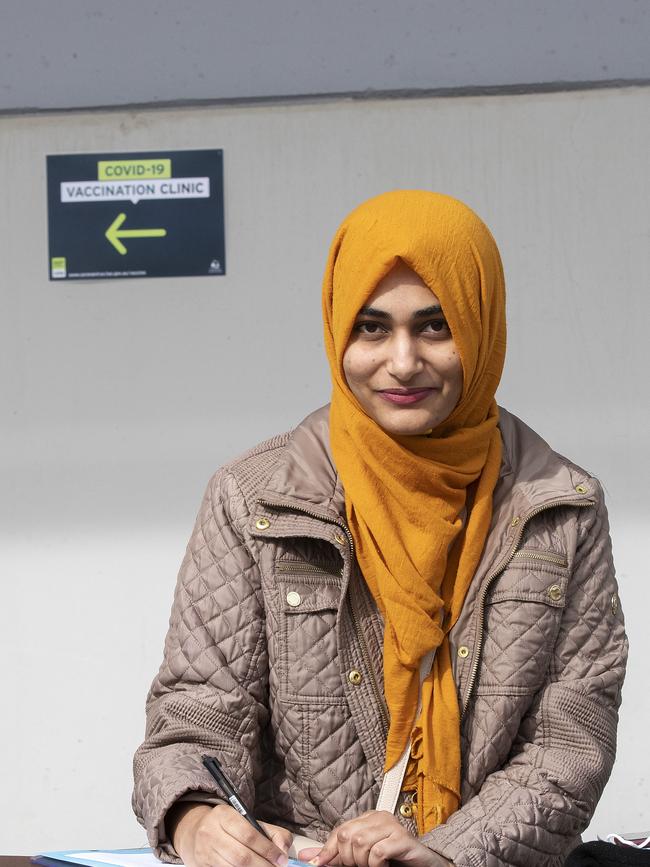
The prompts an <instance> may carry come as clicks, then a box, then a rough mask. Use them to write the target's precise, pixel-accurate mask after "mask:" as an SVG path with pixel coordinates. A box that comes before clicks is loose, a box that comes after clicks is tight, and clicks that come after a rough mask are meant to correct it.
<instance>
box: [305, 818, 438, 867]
mask: <svg viewBox="0 0 650 867" xmlns="http://www.w3.org/2000/svg"><path fill="white" fill-rule="evenodd" d="M298 854H299V856H300V858H301V860H303V861H304V860H310V859H313V861H312V863H314V864H316V865H318V867H321V865H324V864H343V865H346V867H387V865H388V862H389V861H398V862H400V863H401V864H408V865H409V867H449V865H451V863H452V862H451V861H447V859H446V858H443V857H442V856H441V855H438V853H437V852H433V851H432V850H431V849H427V847H426V846H423V845H422V843H420V841H419V840H418V839H417V838H416V837H412V836H411V834H409V832H408V831H407V830H406V828H404V827H403V826H402V825H400V823H399V822H398V821H397V819H396V818H395V816H393V815H392V814H391V813H387V812H385V811H383V810H381V811H377V810H370V811H369V812H368V813H364V814H363V815H362V816H358V817H357V818H356V819H351V820H350V821H349V822H344V823H343V824H342V825H339V826H338V828H335V829H334V830H333V831H332V833H331V834H330V835H329V837H328V838H327V842H326V843H325V845H324V846H323V848H322V849H321V850H320V851H318V852H317V850H316V849H303V850H302V851H300V852H299V853H298Z"/></svg>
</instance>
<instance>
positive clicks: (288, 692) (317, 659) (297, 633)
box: [277, 564, 345, 704]
mask: <svg viewBox="0 0 650 867" xmlns="http://www.w3.org/2000/svg"><path fill="white" fill-rule="evenodd" d="M283 566H284V568H283V569H282V572H281V573H280V574H278V575H277V586H278V593H279V608H280V635H279V642H280V646H279V648H278V659H279V662H280V672H279V674H280V697H281V698H282V699H286V700H288V701H294V702H298V703H301V704H323V703H324V702H327V703H330V704H331V703H343V702H344V700H345V699H344V692H343V684H342V682H341V673H340V668H339V660H338V651H337V640H336V627H337V617H338V610H339V606H340V601H341V586H340V577H339V576H334V575H331V574H328V573H326V572H325V571H323V572H316V571H315V570H314V573H313V574H309V573H308V572H305V571H301V572H300V573H299V574H292V573H291V572H290V570H289V567H288V564H283Z"/></svg>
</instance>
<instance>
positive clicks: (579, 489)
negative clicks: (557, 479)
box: [576, 485, 587, 494]
mask: <svg viewBox="0 0 650 867" xmlns="http://www.w3.org/2000/svg"><path fill="white" fill-rule="evenodd" d="M576 491H577V492H578V493H579V494H586V493H587V488H586V487H585V486H584V485H576Z"/></svg>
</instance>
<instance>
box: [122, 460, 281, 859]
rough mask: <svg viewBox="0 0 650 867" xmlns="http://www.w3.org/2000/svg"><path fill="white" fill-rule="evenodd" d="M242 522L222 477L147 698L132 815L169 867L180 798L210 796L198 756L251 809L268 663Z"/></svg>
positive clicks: (194, 541) (188, 558)
mask: <svg viewBox="0 0 650 867" xmlns="http://www.w3.org/2000/svg"><path fill="white" fill-rule="evenodd" d="M245 518H246V507H245V503H244V498H243V497H242V495H241V493H240V492H239V490H238V488H237V485H236V482H235V480H234V479H233V477H232V475H230V474H229V473H228V471H227V470H221V471H220V472H219V473H217V474H216V475H215V476H214V477H213V479H212V480H211V482H210V484H209V486H208V489H207V491H206V494H205V497H204V499H203V503H202V505H201V509H200V511H199V515H198V518H197V521H196V525H195V527H194V532H193V534H192V537H191V539H190V542H189V544H188V547H187V552H186V555H185V558H184V560H183V563H182V566H181V569H180V573H179V577H178V582H177V586H176V592H175V596H174V602H173V607H172V612H171V616H170V622H169V630H168V633H167V637H166V640H165V649H164V659H163V663H162V665H161V667H160V671H159V672H158V675H157V677H156V679H155V680H154V682H153V684H152V687H151V690H150V692H149V695H148V698H147V721H146V734H145V740H144V743H143V744H142V745H141V746H140V747H139V749H138V751H137V752H136V754H135V758H134V778H135V788H134V792H133V807H134V810H135V813H136V815H137V817H138V820H139V821H140V822H141V823H142V824H144V825H145V827H146V829H147V833H148V837H149V841H150V844H151V846H152V847H154V848H155V849H156V850H157V854H158V855H159V857H163V858H165V860H170V859H176V853H175V852H174V850H173V848H172V847H171V844H170V842H169V841H168V840H167V838H166V834H165V825H164V819H165V814H166V813H167V811H168V810H169V808H170V807H171V806H172V805H173V804H174V802H175V801H177V800H178V799H179V798H181V797H185V798H190V799H197V800H199V799H201V798H202V797H205V795H206V793H212V794H214V793H216V792H217V787H216V786H215V784H214V783H213V781H212V778H211V777H210V776H209V774H208V773H207V771H205V769H204V768H203V766H202V763H201V756H202V755H204V754H206V753H208V754H214V755H217V756H218V757H219V760H220V761H221V763H222V764H223V766H224V768H225V769H226V773H227V774H228V776H229V777H230V778H231V779H232V780H233V782H234V783H235V785H236V786H237V787H238V788H239V790H240V792H241V793H242V796H243V797H244V800H248V801H249V802H250V803H252V802H253V801H254V780H255V778H256V776H257V775H258V774H259V767H260V757H259V744H260V737H259V733H260V730H261V728H262V727H263V726H264V725H265V723H266V720H267V716H268V710H267V702H266V694H267V683H268V660H267V651H266V641H265V626H264V609H263V604H262V594H261V590H260V582H259V572H258V568H257V565H256V564H255V562H254V560H253V558H252V557H251V554H250V552H249V550H248V548H247V546H246V544H245V542H244V540H243V537H242V535H241V533H240V531H239V529H238V528H239V527H241V525H242V523H243V522H244V521H245ZM215 801H216V799H215Z"/></svg>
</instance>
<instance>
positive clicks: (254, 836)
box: [170, 804, 293, 867]
mask: <svg viewBox="0 0 650 867" xmlns="http://www.w3.org/2000/svg"><path fill="white" fill-rule="evenodd" d="M176 810H177V811H178V812H176V811H175V812H174V814H173V815H172V817H171V822H170V825H171V826H172V827H171V828H170V836H171V839H172V841H173V845H174V849H176V851H177V852H178V854H179V856H180V858H181V860H182V861H183V863H184V864H185V865H186V867H272V865H273V867H286V864H287V851H288V849H289V846H290V845H291V841H292V839H293V835H292V834H291V832H290V831H287V830H286V829H285V828H279V827H278V826H277V825H270V824H269V823H268V822H260V824H261V825H263V827H264V829H265V830H266V831H267V833H268V835H269V837H271V840H267V839H266V837H264V836H263V835H262V834H260V833H259V831H256V830H255V828H253V826H252V825H251V824H250V823H249V822H247V821H246V819H244V817H243V816H240V815H239V813H238V812H237V811H236V810H235V809H233V808H232V807H231V806H229V805H226V804H219V805H217V806H216V807H211V806H209V805H208V804H187V805H186V804H179V805H178V806H177V808H176Z"/></svg>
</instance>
